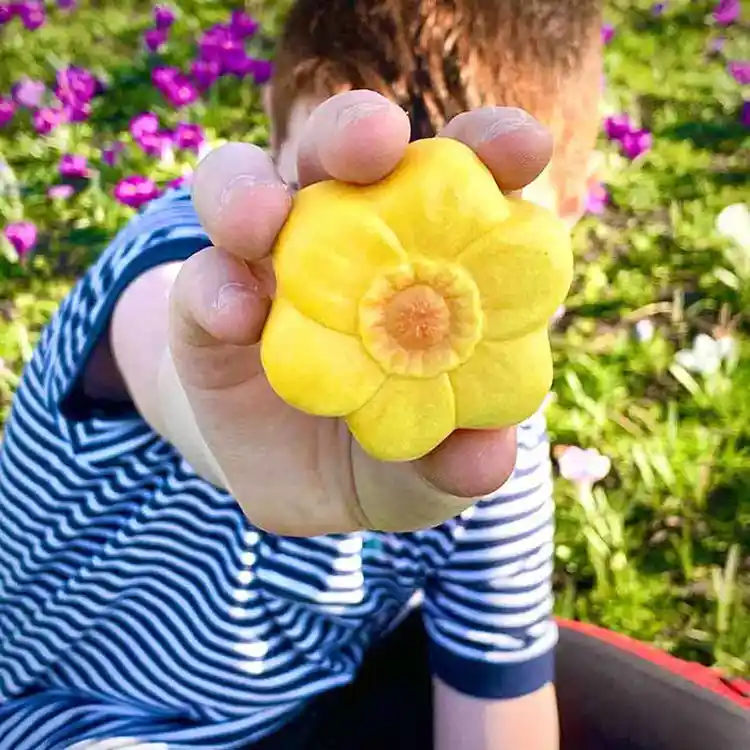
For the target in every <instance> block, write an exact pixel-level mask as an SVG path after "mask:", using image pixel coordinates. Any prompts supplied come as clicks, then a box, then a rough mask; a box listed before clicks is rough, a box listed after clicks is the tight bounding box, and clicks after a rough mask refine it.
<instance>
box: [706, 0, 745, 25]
mask: <svg viewBox="0 0 750 750" xmlns="http://www.w3.org/2000/svg"><path fill="white" fill-rule="evenodd" d="M712 15H713V17H714V21H716V23H718V24H719V26H730V25H731V24H733V23H734V22H735V21H737V20H738V19H739V17H740V0H719V2H718V3H717V4H716V7H715V8H714V12H713V14H712Z"/></svg>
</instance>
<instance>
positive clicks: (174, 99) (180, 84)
mask: <svg viewBox="0 0 750 750" xmlns="http://www.w3.org/2000/svg"><path fill="white" fill-rule="evenodd" d="M158 88H159V90H160V91H161V93H162V95H163V96H164V98H165V99H166V100H167V101H168V102H169V104H171V105H172V106H173V107H175V108H176V109H180V108H181V107H184V106H186V105H187V104H192V103H193V102H194V101H195V100H196V99H197V98H198V89H197V88H196V87H195V85H194V84H193V82H192V81H191V80H190V79H189V78H188V77H187V76H186V75H184V74H183V73H180V72H178V73H177V75H175V76H174V77H173V78H172V79H171V80H170V81H169V82H168V83H166V84H164V85H162V86H159V87H158Z"/></svg>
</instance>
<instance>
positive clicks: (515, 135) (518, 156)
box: [440, 107, 553, 192]
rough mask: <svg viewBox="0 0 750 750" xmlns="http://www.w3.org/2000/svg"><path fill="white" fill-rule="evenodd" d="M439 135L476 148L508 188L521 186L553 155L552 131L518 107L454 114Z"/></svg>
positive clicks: (511, 189)
mask: <svg viewBox="0 0 750 750" xmlns="http://www.w3.org/2000/svg"><path fill="white" fill-rule="evenodd" d="M440 135H441V136H443V137H447V138H455V139H456V140H458V141H461V142H462V143H465V144H466V145H467V146H469V147H470V148H471V149H473V150H474V151H475V152H476V154H477V156H479V158H480V159H481V160H482V161H483V162H484V163H485V164H486V165H487V167H488V168H489V169H490V171H491V172H492V174H493V175H494V176H495V180H496V181H497V184H498V186H499V187H500V188H501V189H502V190H504V191H506V192H513V191H517V190H521V189H522V188H524V187H526V186H527V185H528V184H529V183H530V182H532V181H533V180H534V179H536V177H538V176H539V175H540V174H541V172H542V171H543V170H544V168H545V167H546V166H547V164H548V163H549V160H550V159H551V158H552V149H553V143H552V135H551V134H550V132H549V131H548V130H547V129H546V128H545V127H544V126H543V125H542V124H541V123H540V122H539V121H538V120H536V119H534V118H533V117H532V116H531V115H530V114H528V113H527V112H525V111H524V110H522V109H517V108H515V107H483V108H482V109H476V110H474V111H472V112H464V113H463V114H460V115H458V116H457V117H455V118H453V120H451V121H450V122H449V123H448V124H447V125H446V126H445V128H443V130H442V131H441V132H440Z"/></svg>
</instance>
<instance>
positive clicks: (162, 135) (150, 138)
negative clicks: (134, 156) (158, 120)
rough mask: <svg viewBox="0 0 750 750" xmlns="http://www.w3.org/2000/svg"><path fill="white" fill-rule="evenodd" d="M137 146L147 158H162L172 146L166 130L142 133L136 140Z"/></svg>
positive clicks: (170, 135) (169, 135)
mask: <svg viewBox="0 0 750 750" xmlns="http://www.w3.org/2000/svg"><path fill="white" fill-rule="evenodd" d="M137 142H138V145H139V146H140V147H141V148H142V149H143V152H144V153H145V154H146V155H147V156H158V157H159V158H161V157H163V156H164V154H165V153H166V152H167V151H168V150H169V148H170V147H171V146H172V134H171V133H170V132H169V131H168V130H161V131H159V132H158V133H143V135H141V136H140V137H139V138H138V139H137Z"/></svg>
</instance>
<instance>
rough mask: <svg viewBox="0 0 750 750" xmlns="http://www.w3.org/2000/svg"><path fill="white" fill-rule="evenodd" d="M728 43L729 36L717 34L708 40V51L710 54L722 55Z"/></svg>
mask: <svg viewBox="0 0 750 750" xmlns="http://www.w3.org/2000/svg"><path fill="white" fill-rule="evenodd" d="M726 43H727V38H726V37H724V36H716V37H714V38H713V39H710V40H709V42H708V53H709V54H710V55H720V54H721V53H722V52H723V51H724V47H725V45H726Z"/></svg>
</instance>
